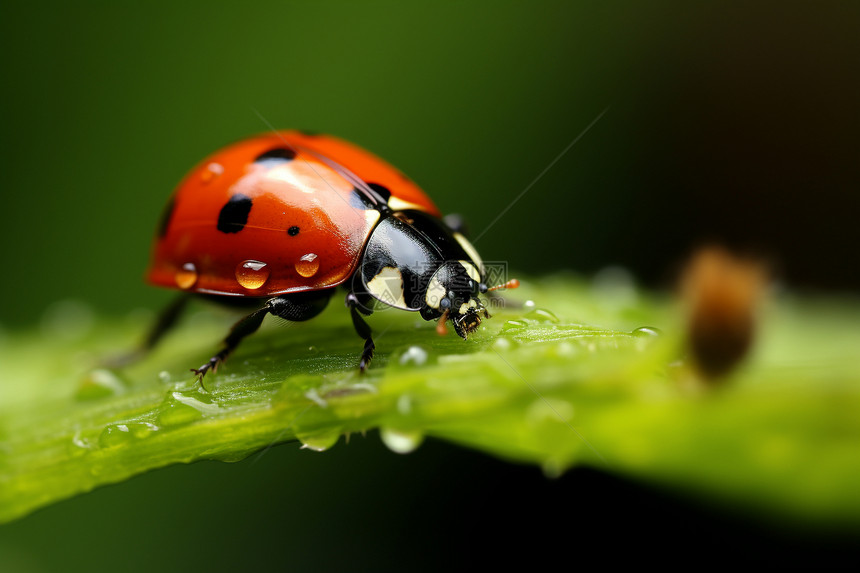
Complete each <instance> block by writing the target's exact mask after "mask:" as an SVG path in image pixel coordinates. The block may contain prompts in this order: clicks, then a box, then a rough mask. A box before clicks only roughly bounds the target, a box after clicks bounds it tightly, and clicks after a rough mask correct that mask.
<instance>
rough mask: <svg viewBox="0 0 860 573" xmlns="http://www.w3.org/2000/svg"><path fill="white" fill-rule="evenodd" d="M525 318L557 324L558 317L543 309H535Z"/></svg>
mask: <svg viewBox="0 0 860 573" xmlns="http://www.w3.org/2000/svg"><path fill="white" fill-rule="evenodd" d="M525 318H527V319H530V320H534V321H537V322H559V320H558V317H557V316H556V315H555V314H553V313H552V312H550V311H548V310H546V309H545V308H536V309H534V310H533V311H531V312H529V313H528V314H526V316H525Z"/></svg>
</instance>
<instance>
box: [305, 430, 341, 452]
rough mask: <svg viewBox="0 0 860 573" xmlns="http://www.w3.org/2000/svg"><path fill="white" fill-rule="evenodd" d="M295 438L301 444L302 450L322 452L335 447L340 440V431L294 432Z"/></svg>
mask: <svg viewBox="0 0 860 573" xmlns="http://www.w3.org/2000/svg"><path fill="white" fill-rule="evenodd" d="M296 438H298V440H299V441H300V442H301V443H302V449H303V450H311V451H314V452H324V451H326V450H327V449H329V448H330V447H332V446H333V445H335V444H336V443H337V441H338V439H339V438H340V429H339V428H337V429H335V430H324V431H317V432H309V433H303V432H296Z"/></svg>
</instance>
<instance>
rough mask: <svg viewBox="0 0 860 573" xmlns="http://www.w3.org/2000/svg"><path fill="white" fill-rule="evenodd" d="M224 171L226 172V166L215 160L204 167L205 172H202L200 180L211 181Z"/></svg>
mask: <svg viewBox="0 0 860 573" xmlns="http://www.w3.org/2000/svg"><path fill="white" fill-rule="evenodd" d="M222 173H224V166H223V165H221V164H220V163H215V162H213V163H210V164H209V165H207V166H206V167H205V168H204V169H203V172H202V173H201V174H200V180H201V181H202V182H203V183H209V182H210V181H212V180H213V179H215V178H216V177H218V176H219V175H221V174H222Z"/></svg>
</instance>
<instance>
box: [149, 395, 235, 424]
mask: <svg viewBox="0 0 860 573" xmlns="http://www.w3.org/2000/svg"><path fill="white" fill-rule="evenodd" d="M219 410H220V408H219V406H218V404H215V403H213V402H212V399H211V398H209V396H208V395H207V394H205V393H204V392H202V391H200V390H198V389H196V388H195V389H194V390H192V391H189V392H171V393H170V394H169V395H168V396H167V399H165V400H164V402H162V403H161V405H160V406H159V413H158V423H159V424H161V425H163V426H181V425H182V424H188V423H190V422H194V421H195V420H200V419H202V418H203V417H204V416H209V415H212V414H216V413H217V412H218V411H219Z"/></svg>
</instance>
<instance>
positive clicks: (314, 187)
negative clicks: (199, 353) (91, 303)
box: [144, 131, 516, 380]
mask: <svg viewBox="0 0 860 573" xmlns="http://www.w3.org/2000/svg"><path fill="white" fill-rule="evenodd" d="M485 273H486V271H485V269H484V265H483V262H482V261H481V258H480V256H479V255H478V253H477V251H476V250H475V248H474V247H473V246H472V245H471V244H470V243H469V241H468V240H467V239H466V238H465V237H464V236H463V234H462V233H461V232H460V230H458V229H455V228H452V227H451V226H449V225H448V224H446V223H445V222H444V221H443V220H442V219H441V218H440V213H439V210H438V209H437V208H436V206H435V205H434V204H433V202H432V201H431V200H430V199H429V198H428V197H427V195H426V194H425V193H424V192H423V191H422V190H421V189H420V188H419V187H418V186H417V185H415V184H414V183H412V182H411V181H410V180H409V179H408V178H407V177H406V176H404V175H403V174H402V173H401V172H400V171H398V170H397V169H395V168H394V167H392V166H391V165H389V164H388V163H386V162H384V161H383V160H381V159H379V158H378V157H376V156H375V155H373V154H371V153H369V152H367V151H365V150H363V149H361V148H359V147H357V146H355V145H352V144H350V143H347V142H346V141H343V140H340V139H337V138H334V137H330V136H323V135H310V134H305V133H302V132H297V131H284V132H277V133H271V134H266V135H261V136H257V137H253V138H251V139H247V140H244V141H240V142H238V143H235V144H233V145H230V146H228V147H225V148H224V149H222V150H220V151H218V152H216V153H215V154H213V155H211V156H210V157H208V158H207V159H205V160H204V161H203V162H202V163H200V164H199V165H198V166H197V167H196V168H195V169H194V170H193V171H191V173H189V174H188V175H187V176H186V177H185V179H184V180H183V181H182V183H180V185H179V187H178V189H177V190H176V192H175V193H174V195H173V197H172V199H171V200H170V201H169V203H168V205H167V208H166V209H165V211H164V214H163V216H162V220H161V223H160V225H159V228H158V236H157V238H156V240H155V245H154V247H153V252H152V261H151V264H150V266H149V270H148V273H147V279H148V281H149V282H150V283H151V284H154V285H157V286H161V287H167V288H173V289H180V290H182V291H184V293H183V296H181V297H180V298H178V299H177V300H176V301H175V302H174V303H173V304H171V305H170V306H169V307H168V308H166V309H165V311H164V312H163V313H162V314H161V316H160V317H159V320H158V321H157V323H156V325H155V327H154V328H153V329H152V331H151V332H150V333H149V336H148V337H147V338H146V341H145V343H144V348H145V349H149V348H152V347H153V346H154V345H155V344H156V342H157V341H158V340H159V339H160V338H161V337H162V336H163V335H164V334H165V333H166V332H167V331H168V330H169V329H170V327H171V326H173V324H174V323H175V322H176V320H177V319H178V318H179V316H180V314H181V311H182V310H183V308H184V307H185V304H186V302H187V301H188V299H189V295H191V294H193V295H198V296H202V297H205V298H209V299H214V300H217V301H219V302H225V303H228V304H233V305H238V306H244V307H249V308H253V309H254V310H253V311H252V312H251V313H250V314H248V315H247V316H245V317H244V318H242V319H241V320H239V322H237V323H236V324H235V325H234V326H233V328H232V329H231V330H230V333H229V334H228V335H227V337H226V338H225V339H224V343H223V348H222V349H221V350H220V351H219V352H218V353H217V354H215V355H214V356H213V357H212V358H211V359H210V360H209V361H208V362H207V363H205V364H203V365H202V366H201V367H200V368H194V369H192V371H193V372H195V373H196V374H197V376H198V377H199V379H200V380H202V379H203V376H205V374H206V373H207V372H208V371H209V370H210V369H211V370H213V371H214V370H215V369H216V368H217V366H218V364H219V363H221V362H222V361H224V359H225V358H226V357H227V356H228V355H229V354H230V353H231V352H232V351H233V350H235V349H236V347H237V346H238V345H239V343H240V342H241V341H242V339H243V338H245V337H246V336H248V335H250V334H253V333H254V332H255V331H256V330H257V329H258V328H259V327H260V325H261V324H262V322H263V319H264V318H265V317H266V315H268V314H272V315H274V316H277V317H279V318H282V319H285V320H288V321H304V320H308V319H311V318H313V317H314V316H316V315H318V314H319V313H320V312H322V310H323V309H324V308H325V307H326V305H327V304H328V301H329V299H330V298H331V296H332V295H333V294H334V292H335V291H336V290H337V289H338V288H345V290H346V306H347V307H348V308H349V311H350V313H351V315H352V321H353V324H354V326H355V330H356V332H357V333H358V335H359V336H360V337H361V338H363V339H364V341H365V342H364V350H363V351H362V353H361V359H360V361H359V368H360V370H362V371H364V369H365V368H366V367H367V365H368V364H369V362H370V360H371V358H372V357H373V350H374V343H373V339H372V337H371V329H370V327H369V326H368V324H367V323H366V322H365V320H364V318H363V317H362V315H364V316H367V315H369V314H371V312H372V311H373V308H374V306H375V305H376V304H385V305H389V306H392V307H395V308H399V309H402V310H408V311H414V312H419V313H420V314H421V317H422V318H424V319H425V320H438V323H439V325H438V330H439V331H440V333H441V332H444V327H445V324H446V322H448V321H450V322H451V323H452V324H453V326H454V330H455V331H456V332H457V334H459V335H460V336H461V337H462V338H464V339H465V338H466V337H467V336H468V335H469V334H470V333H472V332H474V331H475V329H476V328H477V327H478V325H479V324H480V323H481V319H482V318H488V317H489V313H488V312H487V310H486V308H485V307H484V304H483V303H482V301H481V299H480V298H479V295H480V294H482V293H486V292H488V291H490V290H495V289H496V288H504V287H507V288H512V287H514V286H516V281H509V282H508V283H506V284H505V285H500V286H498V287H492V288H488V287H487V285H486V284H485V279H486V274H485Z"/></svg>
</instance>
